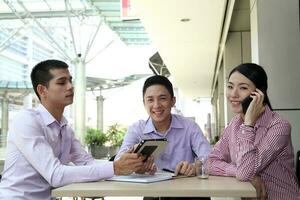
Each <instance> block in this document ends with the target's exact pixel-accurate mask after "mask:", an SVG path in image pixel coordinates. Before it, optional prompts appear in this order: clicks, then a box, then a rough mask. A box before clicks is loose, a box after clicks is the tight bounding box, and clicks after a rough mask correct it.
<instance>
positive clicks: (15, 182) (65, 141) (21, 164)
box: [0, 106, 114, 200]
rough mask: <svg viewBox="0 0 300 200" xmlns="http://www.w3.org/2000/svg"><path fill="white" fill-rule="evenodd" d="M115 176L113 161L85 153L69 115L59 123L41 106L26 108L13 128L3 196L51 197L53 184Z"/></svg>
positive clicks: (45, 199) (40, 199)
mask: <svg viewBox="0 0 300 200" xmlns="http://www.w3.org/2000/svg"><path fill="white" fill-rule="evenodd" d="M70 162H72V163H73V164H74V165H69V163H70ZM113 175H114V170H113V163H112V162H105V163H99V162H97V161H95V160H94V159H93V158H92V156H91V155H90V154H88V153H87V152H85V151H84V149H83V148H82V147H81V145H80V143H79V141H78V140H77V139H75V137H74V133H73V130H72V129H71V128H70V127H69V126H68V124H67V120H66V119H65V118H63V119H62V120H61V122H58V121H56V120H55V119H54V117H53V116H52V115H51V114H50V113H49V112H48V111H47V110H46V109H45V108H44V107H43V106H39V107H38V108H37V109H31V110H25V111H22V112H21V113H20V114H19V115H18V116H17V117H16V118H15V119H14V122H13V123H12V125H11V127H10V129H9V133H8V138H7V147H6V158H5V164H4V171H3V173H2V180H1V182H0V199H1V200H2V199H5V200H7V199H14V200H18V199H22V200H48V199H51V189H52V187H60V186H63V185H66V184H70V183H74V182H87V181H97V180H99V179H105V178H110V177H112V176H113Z"/></svg>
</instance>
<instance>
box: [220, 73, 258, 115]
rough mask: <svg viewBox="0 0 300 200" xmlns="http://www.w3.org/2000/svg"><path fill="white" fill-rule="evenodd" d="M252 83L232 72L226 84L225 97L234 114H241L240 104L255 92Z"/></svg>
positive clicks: (241, 75) (239, 74)
mask: <svg viewBox="0 0 300 200" xmlns="http://www.w3.org/2000/svg"><path fill="white" fill-rule="evenodd" d="M255 89H256V87H255V85H254V83H253V82H252V81H251V80H249V79H248V78H247V77H246V76H244V75H243V74H241V73H239V72H238V71H236V72H233V73H232V74H231V76H230V77H229V80H228V83H227V90H226V97H227V100H228V102H229V104H230V107H231V110H232V112H234V113H242V112H243V109H242V105H241V102H242V101H243V100H244V99H245V98H246V97H248V96H249V95H250V94H251V92H253V91H255Z"/></svg>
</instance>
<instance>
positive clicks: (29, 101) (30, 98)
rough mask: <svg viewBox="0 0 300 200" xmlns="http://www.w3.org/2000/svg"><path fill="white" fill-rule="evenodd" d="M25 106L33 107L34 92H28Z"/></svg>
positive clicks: (24, 101)
mask: <svg viewBox="0 0 300 200" xmlns="http://www.w3.org/2000/svg"><path fill="white" fill-rule="evenodd" d="M23 108H32V94H31V93H30V94H28V95H27V96H25V97H24V99H23Z"/></svg>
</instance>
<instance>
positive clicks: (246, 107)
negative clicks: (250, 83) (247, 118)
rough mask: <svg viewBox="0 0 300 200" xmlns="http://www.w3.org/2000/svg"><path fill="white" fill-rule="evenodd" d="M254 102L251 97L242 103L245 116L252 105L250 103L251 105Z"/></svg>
mask: <svg viewBox="0 0 300 200" xmlns="http://www.w3.org/2000/svg"><path fill="white" fill-rule="evenodd" d="M252 100H253V99H252V97H251V96H248V97H246V98H245V99H244V100H243V101H242V102H241V104H242V109H243V113H244V114H246V112H247V109H248V107H249V105H250V103H251V101H252Z"/></svg>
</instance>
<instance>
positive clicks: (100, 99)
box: [96, 94, 104, 131]
mask: <svg viewBox="0 0 300 200" xmlns="http://www.w3.org/2000/svg"><path fill="white" fill-rule="evenodd" d="M96 100H97V129H99V130H102V131H103V102H104V98H103V96H102V95H101V94H100V96H97V99H96Z"/></svg>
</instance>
